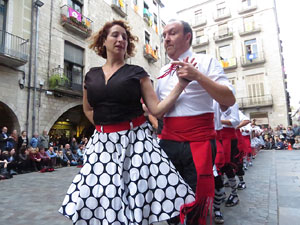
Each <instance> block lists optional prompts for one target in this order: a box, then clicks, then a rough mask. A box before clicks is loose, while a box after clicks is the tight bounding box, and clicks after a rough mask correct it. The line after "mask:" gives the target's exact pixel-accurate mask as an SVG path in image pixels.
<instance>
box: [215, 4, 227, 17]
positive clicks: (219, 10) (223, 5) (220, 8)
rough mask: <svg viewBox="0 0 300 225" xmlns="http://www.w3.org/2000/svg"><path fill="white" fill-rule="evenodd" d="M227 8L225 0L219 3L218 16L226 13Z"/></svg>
mask: <svg viewBox="0 0 300 225" xmlns="http://www.w3.org/2000/svg"><path fill="white" fill-rule="evenodd" d="M225 9H226V4H225V2H220V3H219V4H217V16H218V17H220V16H224V15H225Z"/></svg>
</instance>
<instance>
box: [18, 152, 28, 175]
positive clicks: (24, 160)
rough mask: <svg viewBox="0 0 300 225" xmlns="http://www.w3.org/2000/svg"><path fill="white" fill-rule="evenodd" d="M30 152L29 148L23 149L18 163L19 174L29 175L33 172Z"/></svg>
mask: <svg viewBox="0 0 300 225" xmlns="http://www.w3.org/2000/svg"><path fill="white" fill-rule="evenodd" d="M29 151H30V150H29V148H25V147H23V148H21V151H20V154H19V162H18V164H19V166H18V173H27V172H29V171H30V170H31V162H30V157H29Z"/></svg>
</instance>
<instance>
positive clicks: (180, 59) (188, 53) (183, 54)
mask: <svg viewBox="0 0 300 225" xmlns="http://www.w3.org/2000/svg"><path fill="white" fill-rule="evenodd" d="M192 55H193V52H192V50H191V49H188V50H187V51H185V52H184V53H182V54H181V55H180V56H179V57H178V59H179V61H183V60H184V59H185V58H186V57H189V58H190V57H191V56H192Z"/></svg>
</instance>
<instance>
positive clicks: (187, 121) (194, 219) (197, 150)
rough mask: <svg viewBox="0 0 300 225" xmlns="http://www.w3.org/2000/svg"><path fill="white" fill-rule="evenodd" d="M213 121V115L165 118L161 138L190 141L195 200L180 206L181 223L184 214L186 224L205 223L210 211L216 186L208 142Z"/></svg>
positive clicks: (211, 136) (212, 133)
mask: <svg viewBox="0 0 300 225" xmlns="http://www.w3.org/2000/svg"><path fill="white" fill-rule="evenodd" d="M213 118H214V114H213V113H206V114H203V115H200V116H188V117H166V118H164V127H163V130H162V139H165V140H173V141H178V142H186V141H187V142H190V147H191V152H192V155H193V160H194V164H195V168H196V171H197V187H196V200H195V201H194V202H192V203H190V204H185V205H182V206H181V210H180V219H181V223H183V222H184V218H185V216H186V215H187V224H206V216H207V213H208V210H209V209H212V202H213V198H214V185H215V184H214V176H213V170H212V151H211V147H212V146H211V144H210V140H211V139H215V138H216V132H215V129H214V119H213Z"/></svg>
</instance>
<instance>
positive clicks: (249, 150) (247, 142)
mask: <svg viewBox="0 0 300 225" xmlns="http://www.w3.org/2000/svg"><path fill="white" fill-rule="evenodd" d="M243 140H244V143H245V152H246V153H252V148H251V142H250V135H247V136H243Z"/></svg>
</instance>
